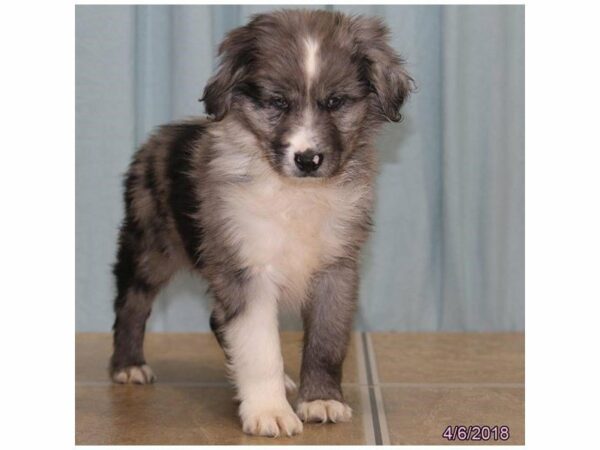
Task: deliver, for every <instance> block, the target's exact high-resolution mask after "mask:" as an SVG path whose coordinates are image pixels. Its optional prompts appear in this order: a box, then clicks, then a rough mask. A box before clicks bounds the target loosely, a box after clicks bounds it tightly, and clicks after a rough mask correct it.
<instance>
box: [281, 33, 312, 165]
mask: <svg viewBox="0 0 600 450" xmlns="http://www.w3.org/2000/svg"><path fill="white" fill-rule="evenodd" d="M318 54H319V44H318V43H317V41H315V40H314V39H313V38H311V37H308V38H306V39H305V40H304V63H303V68H304V76H305V77H306V91H307V92H306V95H309V90H310V86H311V84H312V82H313V80H314V79H315V77H316V75H317V71H318ZM288 142H289V146H288V148H287V155H286V156H287V160H288V164H289V165H290V166H291V167H292V168H293V167H295V163H294V155H295V154H296V153H301V152H304V151H306V150H308V149H314V148H315V138H314V133H313V117H312V114H311V110H310V108H309V109H306V110H305V111H304V114H303V115H302V121H301V122H300V123H299V124H298V125H297V127H296V128H295V129H294V130H293V131H292V134H291V135H290V137H289V139H288Z"/></svg>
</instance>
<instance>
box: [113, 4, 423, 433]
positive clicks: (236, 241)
mask: <svg viewBox="0 0 600 450" xmlns="http://www.w3.org/2000/svg"><path fill="white" fill-rule="evenodd" d="M219 55H220V57H221V60H220V66H219V68H218V70H217V72H216V74H215V75H214V76H213V77H212V78H211V79H210V80H209V82H208V84H207V86H206V88H205V91H204V96H203V99H202V100H203V101H204V102H205V107H206V112H207V113H208V115H209V117H207V118H201V119H197V120H189V121H185V122H181V123H175V124H170V125H165V126H163V127H161V128H159V129H158V130H157V131H156V132H155V133H154V134H153V135H152V136H151V137H150V138H149V140H148V141H147V142H146V143H145V144H144V145H143V146H142V147H141V148H140V150H138V152H137V153H136V155H135V157H134V160H133V162H132V164H131V166H130V168H129V171H128V173H127V177H126V182H125V219H124V222H123V224H122V226H121V231H120V237H119V250H118V255H117V262H116V264H115V266H114V274H115V277H116V283H117V297H116V300H115V312H116V320H115V324H114V353H113V356H112V359H111V366H110V368H111V369H110V370H111V376H112V378H113V380H114V381H115V382H118V383H140V384H144V383H149V382H152V381H154V374H153V372H152V370H151V369H150V367H149V366H148V365H147V364H146V361H145V358H144V353H143V340H144V329H145V324H146V320H147V318H148V316H149V315H150V311H151V308H152V302H153V300H154V298H155V296H156V294H157V292H158V291H159V290H160V289H161V288H162V287H163V286H164V285H165V284H166V283H167V282H168V281H169V279H170V278H171V277H172V275H173V274H174V273H175V272H176V271H178V270H181V269H186V268H187V269H191V270H192V271H195V272H197V273H198V274H200V275H202V276H204V277H205V278H206V279H207V280H208V283H209V286H210V289H211V291H212V293H213V295H214V298H215V307H214V311H213V313H212V316H211V320H210V325H211V328H212V330H213V331H214V333H215V335H216V337H217V340H218V341H219V343H220V344H221V346H222V347H223V350H224V351H225V354H226V356H227V364H228V368H229V371H230V374H231V377H232V379H233V381H234V383H235V385H236V388H237V391H238V398H239V400H240V409H239V413H240V417H241V421H242V426H243V430H244V431H245V432H247V433H250V434H257V435H269V436H277V435H280V434H287V435H293V434H296V433H299V432H301V431H302V422H301V420H302V421H331V422H336V421H345V420H349V419H350V417H351V409H350V408H349V407H348V405H346V404H345V403H344V397H343V394H342V390H341V380H342V371H341V368H342V362H343V360H344V357H345V355H346V349H347V344H348V339H349V336H350V332H351V326H352V319H353V313H354V310H355V308H356V301H357V289H358V259H359V252H360V248H361V246H362V244H363V243H364V241H365V239H366V238H367V235H368V232H369V230H370V227H371V219H370V216H371V211H372V208H373V189H374V186H373V183H374V176H375V173H376V158H375V149H374V148H373V146H372V141H373V138H374V136H375V133H376V132H377V130H378V129H379V128H380V125H381V124H382V123H384V122H386V121H394V122H397V121H399V120H400V114H399V109H400V107H401V106H402V104H403V102H404V100H405V98H406V97H407V95H408V94H409V92H410V90H411V89H412V79H411V78H410V76H409V75H408V74H407V73H406V71H405V69H404V67H403V62H402V61H401V59H400V58H399V57H398V55H397V54H396V53H395V52H394V51H393V49H392V48H391V47H390V46H389V44H388V31H387V29H386V27H385V26H384V25H383V23H382V22H381V21H380V20H378V19H374V18H369V17H363V16H353V17H350V16H346V15H343V14H341V13H331V12H325V11H316V10H315V11H289V10H288V11H277V12H273V13H270V14H261V15H257V16H255V17H254V18H253V19H252V20H251V21H250V23H249V24H248V25H246V26H243V27H240V28H237V29H235V30H233V31H231V32H230V33H229V34H228V35H227V36H226V38H225V40H224V41H223V43H222V44H221V46H220V48H219ZM280 305H287V306H289V307H291V308H295V309H297V310H298V311H300V312H301V314H302V318H303V321H304V326H305V336H304V349H303V359H302V369H301V381H300V388H299V392H298V402H297V405H296V410H295V411H294V410H293V409H292V407H291V406H290V404H289V403H288V401H287V399H286V394H285V390H286V388H292V387H293V382H291V380H290V379H289V378H288V377H287V376H286V375H285V373H284V370H283V360H282V357H281V351H280V344H279V337H278V325H277V309H278V307H279V306H280Z"/></svg>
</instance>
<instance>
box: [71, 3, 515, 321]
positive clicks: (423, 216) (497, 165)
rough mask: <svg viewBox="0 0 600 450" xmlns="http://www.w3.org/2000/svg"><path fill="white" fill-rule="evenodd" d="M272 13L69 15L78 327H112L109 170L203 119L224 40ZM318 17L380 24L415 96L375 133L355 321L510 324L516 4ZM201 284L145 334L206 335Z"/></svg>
mask: <svg viewBox="0 0 600 450" xmlns="http://www.w3.org/2000/svg"><path fill="white" fill-rule="evenodd" d="M311 7H314V8H316V7H318V6H311ZM274 8H276V7H275V6H271V5H269V6H208V5H206V6H77V7H76V221H77V222H76V326H77V330H78V331H108V330H109V329H110V327H111V325H112V320H113V315H112V298H113V294H114V287H113V280H112V278H111V275H110V265H111V264H112V262H113V261H114V256H115V252H116V247H115V243H116V238H117V230H118V225H119V222H120V220H121V218H122V214H123V204H122V194H121V176H122V174H123V173H124V171H125V170H126V168H127V165H128V163H129V160H130V157H131V155H132V153H133V152H134V150H135V148H136V147H137V145H139V144H140V143H141V142H142V141H143V140H144V138H145V137H146V136H147V134H148V132H149V131H150V130H151V129H152V127H154V126H155V125H157V124H160V123H164V122H168V121H171V120H175V119H181V118H184V117H187V116H190V115H198V114H201V113H202V111H203V109H202V105H201V104H200V103H198V101H197V99H198V98H199V97H200V95H201V93H202V89H203V87H204V84H205V82H206V80H207V79H208V77H209V75H210V74H211V72H212V70H213V69H214V67H215V62H216V60H215V53H216V47H217V45H218V43H219V41H220V40H221V39H222V37H223V35H224V34H225V33H226V32H227V31H228V30H230V29H231V28H233V27H235V26H238V25H240V24H243V23H244V22H246V20H247V18H248V16H249V15H250V14H253V13H256V12H261V11H266V10H270V9H274ZM323 8H327V9H336V10H342V11H346V12H353V13H365V14H372V15H379V16H382V17H383V18H384V19H385V20H386V22H387V24H388V25H389V27H390V29H391V30H392V33H393V45H394V47H395V48H396V49H397V50H398V52H400V54H401V55H402V56H403V57H404V58H405V59H406V60H407V61H408V69H409V71H410V72H411V74H412V75H413V76H414V78H415V80H416V82H417V84H418V87H419V91H418V92H417V93H416V94H415V95H414V96H413V97H412V98H411V99H410V101H409V102H408V104H407V105H406V108H405V110H404V113H403V115H404V116H405V120H404V121H403V123H402V124H401V125H400V126H398V125H390V126H388V128H386V129H385V132H384V133H383V135H382V136H381V138H380V139H379V151H380V159H381V168H380V171H381V175H380V178H379V182H378V205H377V210H376V215H375V229H376V231H375V233H374V234H373V236H372V238H371V240H370V242H369V244H368V246H367V248H366V249H365V251H364V258H363V270H362V284H361V290H360V297H361V299H360V302H361V303H360V304H361V306H360V310H359V313H358V318H357V328H361V329H365V330H483V331H493V330H522V329H523V327H524V7H523V6H339V5H336V6H324V7H323ZM205 290H206V286H205V284H204V283H203V282H202V281H200V280H198V279H195V278H193V277H192V276H190V275H189V274H182V275H181V276H180V277H178V278H177V279H176V280H174V282H173V283H172V284H171V286H169V287H168V288H167V289H166V290H165V291H164V292H163V293H162V294H161V295H160V297H159V298H158V300H157V302H156V305H155V308H154V312H153V315H152V318H151V320H150V323H149V329H150V330H154V331H196V330H208V317H209V312H210V304H211V299H210V298H209V297H208V296H207V295H206V293H205ZM284 326H285V327H287V328H290V327H295V326H297V323H296V322H295V321H294V320H293V319H289V318H284Z"/></svg>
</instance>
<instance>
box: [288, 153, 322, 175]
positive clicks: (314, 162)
mask: <svg viewBox="0 0 600 450" xmlns="http://www.w3.org/2000/svg"><path fill="white" fill-rule="evenodd" d="M294 162H295V163H296V166H297V167H298V169H300V170H301V171H302V172H305V173H310V172H314V171H315V170H317V169H318V168H319V166H320V165H321V164H322V163H323V154H322V153H317V152H314V151H313V150H305V151H303V152H299V153H296V154H295V155H294Z"/></svg>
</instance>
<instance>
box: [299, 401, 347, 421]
mask: <svg viewBox="0 0 600 450" xmlns="http://www.w3.org/2000/svg"><path fill="white" fill-rule="evenodd" d="M296 412H297V413H298V417H300V419H301V420H302V421H303V422H321V423H325V422H333V423H336V422H348V421H349V420H350V419H351V418H352V408H350V407H349V406H348V405H346V404H345V403H341V402H338V401H337V400H313V401H312V402H300V403H299V404H298V406H297V407H296Z"/></svg>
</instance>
